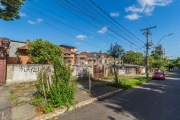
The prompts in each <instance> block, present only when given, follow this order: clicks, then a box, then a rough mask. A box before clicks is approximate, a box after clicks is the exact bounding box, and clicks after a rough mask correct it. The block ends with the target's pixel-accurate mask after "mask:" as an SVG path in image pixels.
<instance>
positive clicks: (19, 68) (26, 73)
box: [6, 64, 53, 84]
mask: <svg viewBox="0 0 180 120" xmlns="http://www.w3.org/2000/svg"><path fill="white" fill-rule="evenodd" d="M44 66H45V67H48V66H50V68H51V69H52V70H53V68H52V66H51V65H44ZM41 68H42V65H37V64H33V65H18V64H15V65H13V64H8V65H7V79H6V83H7V84H13V83H21V82H32V81H36V80H37V73H38V72H39V71H40V70H41Z"/></svg>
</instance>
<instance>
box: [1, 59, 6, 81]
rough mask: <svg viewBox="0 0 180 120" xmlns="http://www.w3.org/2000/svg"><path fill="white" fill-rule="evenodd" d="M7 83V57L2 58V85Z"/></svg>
mask: <svg viewBox="0 0 180 120" xmlns="http://www.w3.org/2000/svg"><path fill="white" fill-rule="evenodd" d="M5 83H6V59H1V58H0V85H3V84H5Z"/></svg>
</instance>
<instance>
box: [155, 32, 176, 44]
mask: <svg viewBox="0 0 180 120" xmlns="http://www.w3.org/2000/svg"><path fill="white" fill-rule="evenodd" d="M173 34H174V33H170V34H167V35H164V36H163V37H162V38H161V39H160V40H159V42H158V43H157V44H156V45H155V46H157V45H158V44H159V43H160V42H161V40H162V39H163V38H164V37H166V36H170V35H173Z"/></svg>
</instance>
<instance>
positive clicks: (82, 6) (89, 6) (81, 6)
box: [73, 0, 134, 40]
mask: <svg viewBox="0 0 180 120" xmlns="http://www.w3.org/2000/svg"><path fill="white" fill-rule="evenodd" d="M81 1H82V2H83V3H84V4H83V5H82V4H81V3H80V2H78V3H77V1H73V2H74V3H75V4H76V5H78V6H79V7H80V8H81V9H83V11H84V10H86V11H87V8H90V10H89V11H87V13H89V14H90V12H91V13H92V11H95V15H96V14H98V15H96V16H97V17H96V18H99V17H100V16H101V17H103V20H104V19H105V20H106V21H108V22H109V23H111V24H112V25H113V26H115V28H116V29H118V30H120V32H121V33H122V34H124V35H126V36H127V37H129V38H130V39H132V40H134V39H133V38H132V37H130V36H129V35H128V34H127V33H125V32H124V31H122V30H121V29H120V28H119V27H118V26H116V25H115V24H114V23H113V22H112V21H110V20H109V19H108V18H107V17H105V16H104V15H103V14H101V13H100V12H99V11H97V10H96V9H94V8H93V7H92V6H91V5H89V4H88V3H87V2H86V1H85V0H81ZM84 5H86V7H84ZM84 8H85V9H84ZM90 15H91V16H92V14H90ZM99 15H100V16H99ZM101 21H102V20H101ZM105 23H106V24H107V22H105Z"/></svg>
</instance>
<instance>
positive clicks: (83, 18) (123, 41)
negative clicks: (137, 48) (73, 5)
mask: <svg viewBox="0 0 180 120" xmlns="http://www.w3.org/2000/svg"><path fill="white" fill-rule="evenodd" d="M53 1H54V2H55V3H56V4H58V5H59V6H61V7H63V8H64V9H66V10H68V11H69V12H70V13H72V14H75V15H76V16H78V17H79V18H81V19H82V20H84V21H85V22H87V23H89V24H90V25H92V26H94V27H95V28H97V29H101V28H99V27H97V26H95V25H93V24H92V23H91V22H89V21H87V20H85V19H84V18H82V17H81V16H79V15H77V14H76V13H74V12H73V11H72V10H69V9H68V8H66V7H64V6H63V5H61V4H59V3H57V2H56V1H55V0H53ZM106 34H108V35H109V36H111V37H112V38H114V39H116V40H118V41H121V42H122V43H124V44H126V45H128V44H127V43H125V42H124V41H122V40H120V39H118V38H116V37H114V36H113V35H111V34H109V33H107V32H106Z"/></svg>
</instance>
